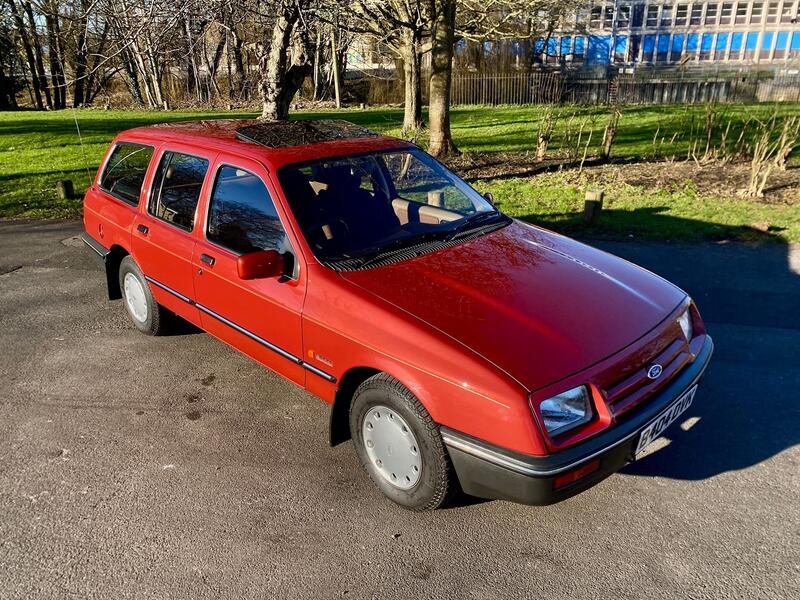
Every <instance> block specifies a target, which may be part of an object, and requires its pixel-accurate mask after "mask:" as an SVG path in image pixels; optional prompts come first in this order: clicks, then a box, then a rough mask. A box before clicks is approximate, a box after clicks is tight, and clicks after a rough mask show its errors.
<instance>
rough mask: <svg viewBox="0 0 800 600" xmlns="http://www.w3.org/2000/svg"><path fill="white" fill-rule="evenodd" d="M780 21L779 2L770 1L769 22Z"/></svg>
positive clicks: (768, 7)
mask: <svg viewBox="0 0 800 600" xmlns="http://www.w3.org/2000/svg"><path fill="white" fill-rule="evenodd" d="M777 22H778V2H770V3H769V4H768V5H767V23H777Z"/></svg>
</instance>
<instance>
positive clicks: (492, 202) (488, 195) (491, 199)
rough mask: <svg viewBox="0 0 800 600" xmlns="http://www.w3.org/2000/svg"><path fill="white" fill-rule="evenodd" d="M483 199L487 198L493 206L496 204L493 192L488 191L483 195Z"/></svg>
mask: <svg viewBox="0 0 800 600" xmlns="http://www.w3.org/2000/svg"><path fill="white" fill-rule="evenodd" d="M483 199H484V200H486V201H487V202H488V203H489V204H491V205H492V206H494V194H492V192H486V193H485V194H484V195H483Z"/></svg>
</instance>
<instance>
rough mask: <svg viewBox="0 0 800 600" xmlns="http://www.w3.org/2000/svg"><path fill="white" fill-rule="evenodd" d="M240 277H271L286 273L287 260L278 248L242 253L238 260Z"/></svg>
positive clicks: (237, 267) (237, 268) (237, 265)
mask: <svg viewBox="0 0 800 600" xmlns="http://www.w3.org/2000/svg"><path fill="white" fill-rule="evenodd" d="M236 270H237V271H238V273H239V279H269V278H271V277H280V276H281V275H283V274H284V273H285V270H286V261H285V260H284V258H283V255H282V254H280V253H279V252H278V251H277V250H260V251H258V252H250V253H249V254H242V255H241V256H240V257H239V258H238V260H237V261H236Z"/></svg>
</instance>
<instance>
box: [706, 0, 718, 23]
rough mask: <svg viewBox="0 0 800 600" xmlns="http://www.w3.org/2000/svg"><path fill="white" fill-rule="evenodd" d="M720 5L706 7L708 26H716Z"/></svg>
mask: <svg viewBox="0 0 800 600" xmlns="http://www.w3.org/2000/svg"><path fill="white" fill-rule="evenodd" d="M718 6H719V5H718V4H717V3H716V2H715V3H712V4H709V5H708V6H706V25H715V24H716V22H717V8H718Z"/></svg>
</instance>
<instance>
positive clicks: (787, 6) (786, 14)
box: [781, 2, 800, 23]
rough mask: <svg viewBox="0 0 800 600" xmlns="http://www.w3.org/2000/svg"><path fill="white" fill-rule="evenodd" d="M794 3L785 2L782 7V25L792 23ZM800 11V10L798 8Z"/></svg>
mask: <svg viewBox="0 0 800 600" xmlns="http://www.w3.org/2000/svg"><path fill="white" fill-rule="evenodd" d="M792 4H793V3H792V2H784V3H783V4H782V5H781V23H791V22H792ZM798 10H800V8H798Z"/></svg>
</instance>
